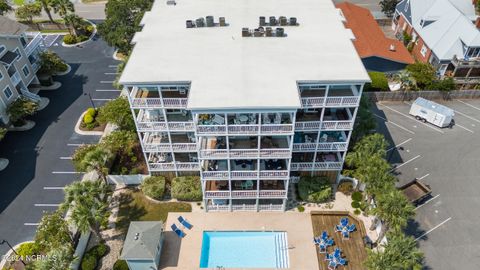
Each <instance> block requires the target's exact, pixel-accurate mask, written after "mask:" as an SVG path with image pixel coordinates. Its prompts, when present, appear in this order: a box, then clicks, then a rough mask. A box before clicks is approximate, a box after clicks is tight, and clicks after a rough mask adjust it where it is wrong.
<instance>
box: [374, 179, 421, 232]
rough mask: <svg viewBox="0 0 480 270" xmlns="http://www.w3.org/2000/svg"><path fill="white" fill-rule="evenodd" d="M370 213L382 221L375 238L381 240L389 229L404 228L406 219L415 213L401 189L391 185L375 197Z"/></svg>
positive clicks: (398, 229)
mask: <svg viewBox="0 0 480 270" xmlns="http://www.w3.org/2000/svg"><path fill="white" fill-rule="evenodd" d="M372 213H373V214H374V215H376V216H377V217H378V218H379V219H380V220H382V221H383V226H382V229H381V231H380V234H379V236H378V240H377V241H381V240H382V239H383V237H384V235H385V233H386V232H388V231H390V229H393V230H394V231H400V230H402V229H403V228H405V226H407V222H408V220H409V219H410V218H412V217H413V216H414V215H415V208H414V207H413V205H412V204H411V203H410V202H409V201H408V200H407V198H406V197H405V195H403V193H402V192H401V191H399V190H397V189H395V188H394V187H392V188H391V189H390V191H384V193H383V194H380V195H379V196H378V197H377V207H376V208H373V209H372Z"/></svg>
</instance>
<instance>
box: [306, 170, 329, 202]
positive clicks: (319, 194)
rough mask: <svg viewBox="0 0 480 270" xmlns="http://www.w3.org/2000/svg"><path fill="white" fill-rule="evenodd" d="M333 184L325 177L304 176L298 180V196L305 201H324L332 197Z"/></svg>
mask: <svg viewBox="0 0 480 270" xmlns="http://www.w3.org/2000/svg"><path fill="white" fill-rule="evenodd" d="M331 195H332V186H331V185H330V183H328V179H326V178H325V177H318V176H314V177H307V176H303V177H301V178H300V182H298V196H299V197H300V199H302V200H303V201H307V202H314V203H322V202H326V201H327V200H328V199H330V197H331Z"/></svg>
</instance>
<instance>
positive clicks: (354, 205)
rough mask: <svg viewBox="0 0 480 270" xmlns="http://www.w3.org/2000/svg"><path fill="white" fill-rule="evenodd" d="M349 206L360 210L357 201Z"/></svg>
mask: <svg viewBox="0 0 480 270" xmlns="http://www.w3.org/2000/svg"><path fill="white" fill-rule="evenodd" d="M351 205H352V207H353V208H360V202H359V201H353V202H352V204H351Z"/></svg>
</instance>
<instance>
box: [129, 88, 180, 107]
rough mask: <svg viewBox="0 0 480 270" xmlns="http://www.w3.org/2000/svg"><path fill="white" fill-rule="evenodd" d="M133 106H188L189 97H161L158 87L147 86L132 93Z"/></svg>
mask: <svg viewBox="0 0 480 270" xmlns="http://www.w3.org/2000/svg"><path fill="white" fill-rule="evenodd" d="M130 97H131V101H132V107H133V108H135V109H141V108H162V107H163V108H186V107H187V98H186V96H185V97H169V96H167V97H165V96H163V98H161V97H160V93H159V92H158V90H157V88H156V87H149V88H147V87H145V88H140V89H134V90H133V91H132V92H131V93H130Z"/></svg>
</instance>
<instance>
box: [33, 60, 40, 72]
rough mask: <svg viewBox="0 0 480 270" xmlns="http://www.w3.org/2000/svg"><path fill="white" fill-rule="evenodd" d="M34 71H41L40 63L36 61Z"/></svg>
mask: <svg viewBox="0 0 480 270" xmlns="http://www.w3.org/2000/svg"><path fill="white" fill-rule="evenodd" d="M32 69H33V72H35V73H36V72H37V71H38V70H40V63H39V62H38V60H37V61H35V62H34V63H33V64H32Z"/></svg>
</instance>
